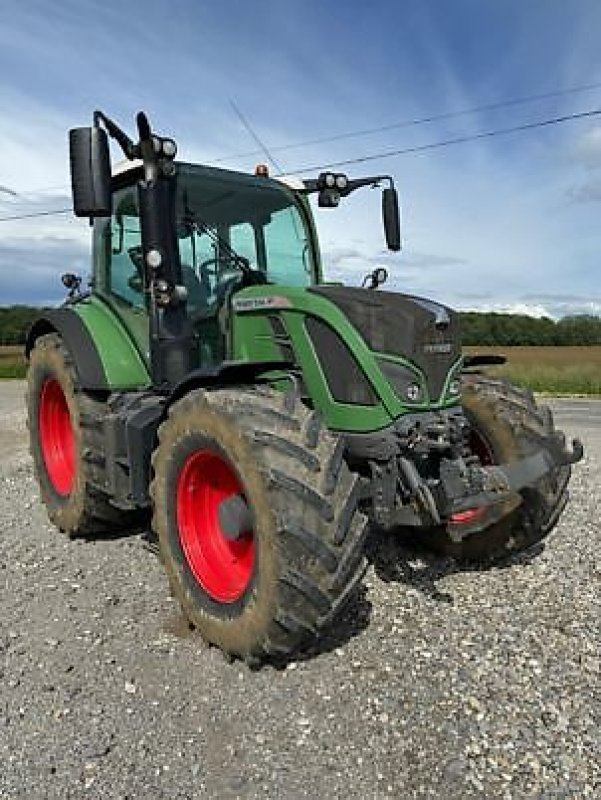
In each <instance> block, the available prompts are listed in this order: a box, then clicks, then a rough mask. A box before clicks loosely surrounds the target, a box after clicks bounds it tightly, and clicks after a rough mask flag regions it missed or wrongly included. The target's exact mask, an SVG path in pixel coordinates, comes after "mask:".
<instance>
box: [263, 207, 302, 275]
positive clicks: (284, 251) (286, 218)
mask: <svg viewBox="0 0 601 800" xmlns="http://www.w3.org/2000/svg"><path fill="white" fill-rule="evenodd" d="M264 233H265V251H266V254H267V277H268V278H269V280H270V281H271V282H272V283H281V284H283V285H285V286H286V285H287V286H308V285H309V283H310V282H311V251H310V247H309V242H308V240H307V234H306V232H305V228H304V226H303V223H302V220H301V218H300V215H299V213H298V210H297V209H296V208H293V207H289V208H283V209H282V210H281V211H276V212H275V213H274V214H272V216H271V221H270V222H269V223H268V224H267V225H266V226H265V228H264Z"/></svg>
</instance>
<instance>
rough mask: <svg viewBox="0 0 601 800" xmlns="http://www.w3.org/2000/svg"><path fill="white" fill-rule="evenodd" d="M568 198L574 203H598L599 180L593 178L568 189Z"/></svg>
mask: <svg viewBox="0 0 601 800" xmlns="http://www.w3.org/2000/svg"><path fill="white" fill-rule="evenodd" d="M567 194H568V197H569V198H570V200H573V201H574V202H576V203H598V202H599V201H601V178H595V179H593V180H590V181H587V182H586V183H581V184H580V185H579V186H573V187H572V188H570V189H568V193H567Z"/></svg>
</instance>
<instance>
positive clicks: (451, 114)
mask: <svg viewBox="0 0 601 800" xmlns="http://www.w3.org/2000/svg"><path fill="white" fill-rule="evenodd" d="M595 89H601V82H599V83H589V84H582V85H580V86H573V87H571V88H569V89H556V90H553V91H550V92H544V93H542V94H531V95H525V96H524V97H515V98H510V99H508V100H499V101H497V102H495V103H488V104H486V105H481V106H473V107H472V108H466V109H463V110H459V111H448V112H444V113H440V114H431V115H429V116H426V117H418V118H417V119H410V120H404V121H401V122H394V123H391V124H389V125H380V126H378V127H375V128H364V129H363V130H357V131H348V132H346V133H339V134H335V135H333V136H324V137H321V138H316V139H305V140H303V141H301V142H293V143H290V144H284V145H276V146H273V147H270V148H269V152H270V153H273V152H274V151H276V152H281V151H284V150H293V149H295V148H300V147H306V146H309V145H312V144H325V143H327V142H335V141H340V140H343V139H352V138H355V137H360V136H367V135H369V134H372V133H381V132H384V131H389V130H395V129H399V128H409V127H415V126H419V125H425V124H428V123H431V122H440V121H443V120H446V119H453V118H456V117H462V116H468V115H469V114H475V113H478V112H480V111H492V110H494V109H498V108H507V107H509V106H517V105H524V104H527V103H533V102H536V101H537V100H546V99H550V98H554V97H563V96H566V95H571V94H577V93H581V92H589V91H592V90H595ZM230 102H231V101H230ZM232 105H233V104H232ZM234 110H235V111H236V113H237V114H238V116H239V117H241V114H240V112H239V111H238V110H237V109H236V108H234ZM241 121H242V122H243V124H244V125H245V127H247V130H248V124H247V123H246V121H245V120H242V119H241ZM251 135H253V138H255V140H256V136H255V134H253V133H251ZM478 138H481V137H478ZM260 146H261V148H262V149H261V150H253V151H250V152H246V153H238V154H234V155H226V156H220V157H219V158H215V159H212V162H211V163H214V164H219V163H222V162H224V161H233V160H235V159H239V158H247V157H250V156H257V155H263V153H264V152H265V149H266V148H265V145H264V144H263V143H261V145H260ZM425 149H431V146H430V145H428V146H427V147H426V148H425ZM407 152H411V150H408V151H407ZM271 160H273V157H272V158H271ZM287 172H289V171H288V170H287ZM67 188H68V187H67V186H64V185H63V186H60V185H54V186H46V187H44V188H41V189H30V190H29V191H24V192H17V193H16V194H17V195H18V196H23V197H25V196H27V195H35V194H39V193H42V192H45V191H50V190H53V189H62V190H66V189H67ZM11 191H12V190H11ZM61 213H62V212H61ZM2 219H4V218H3V217H0V221H2Z"/></svg>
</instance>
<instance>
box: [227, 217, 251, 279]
mask: <svg viewBox="0 0 601 800" xmlns="http://www.w3.org/2000/svg"><path fill="white" fill-rule="evenodd" d="M230 244H231V246H232V247H233V249H234V250H235V251H236V253H238V255H239V256H244V258H247V259H248V260H249V262H250V265H251V267H253V269H256V268H257V245H256V242H255V232H254V229H253V227H252V225H251V224H250V222H241V223H240V224H239V225H234V226H232V227H231V228H230Z"/></svg>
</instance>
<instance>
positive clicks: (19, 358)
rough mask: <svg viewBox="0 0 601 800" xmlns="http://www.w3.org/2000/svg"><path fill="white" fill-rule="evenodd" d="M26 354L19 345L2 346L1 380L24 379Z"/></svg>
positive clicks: (0, 348)
mask: <svg viewBox="0 0 601 800" xmlns="http://www.w3.org/2000/svg"><path fill="white" fill-rule="evenodd" d="M25 369H26V365H25V354H24V352H23V347H21V346H19V345H14V346H13V345H1V346H0V378H24V377H25Z"/></svg>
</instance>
